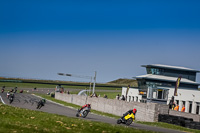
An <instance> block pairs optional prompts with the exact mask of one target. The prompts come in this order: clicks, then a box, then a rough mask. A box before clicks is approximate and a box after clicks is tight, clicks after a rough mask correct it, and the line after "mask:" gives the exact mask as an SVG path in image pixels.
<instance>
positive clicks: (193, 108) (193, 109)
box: [192, 101, 197, 114]
mask: <svg viewBox="0 0 200 133" xmlns="http://www.w3.org/2000/svg"><path fill="white" fill-rule="evenodd" d="M196 109H197V103H196V102H195V101H193V102H192V114H196Z"/></svg>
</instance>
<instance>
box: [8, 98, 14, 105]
mask: <svg viewBox="0 0 200 133" xmlns="http://www.w3.org/2000/svg"><path fill="white" fill-rule="evenodd" d="M13 100H14V96H9V102H10V104H11V103H12V102H13Z"/></svg>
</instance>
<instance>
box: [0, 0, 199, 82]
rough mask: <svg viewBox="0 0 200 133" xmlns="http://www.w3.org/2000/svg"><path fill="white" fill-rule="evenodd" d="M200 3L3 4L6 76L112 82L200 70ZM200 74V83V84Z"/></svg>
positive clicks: (0, 32)
mask: <svg viewBox="0 0 200 133" xmlns="http://www.w3.org/2000/svg"><path fill="white" fill-rule="evenodd" d="M199 7H200V1H199V0H193V1H189V0H151V1H150V0H141V1H138V0H137V1H136V0H130V1H127V0H121V1H119V0H100V1H95V0H80V1H78V0H70V1H67V0H63V1H60V0H34V1H32V0H28V1H27V0H17V1H16V0H13V1H12V0H9V1H6V0H1V1H0V76H8V77H24V78H37V79H52V80H67V81H85V82H87V81H89V80H88V79H79V78H73V77H63V76H59V75H57V73H58V72H63V73H71V74H74V75H86V76H94V71H97V82H99V83H104V82H109V81H112V80H115V79H118V78H130V79H131V78H132V77H135V76H138V75H142V74H146V70H145V68H143V67H141V65H147V64H165V65H173V66H183V67H188V68H192V69H197V70H200V58H199V57H200V8H199ZM199 75H200V74H198V78H197V82H200V78H199V77H200V76H199Z"/></svg>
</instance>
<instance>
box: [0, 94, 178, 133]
mask: <svg viewBox="0 0 200 133" xmlns="http://www.w3.org/2000/svg"><path fill="white" fill-rule="evenodd" d="M0 96H1V97H2V100H3V101H4V102H5V104H8V105H12V106H16V107H20V108H27V109H31V110H38V109H36V106H37V102H38V101H39V100H40V99H41V98H39V97H37V96H34V95H31V94H25V93H22V94H20V93H17V94H15V98H14V101H13V102H12V103H11V104H9V100H8V99H7V98H6V93H1V94H0ZM0 99H1V98H0ZM39 111H43V112H48V113H54V114H59V115H64V116H68V117H75V115H76V111H77V110H76V109H73V108H69V107H65V106H62V105H60V104H56V103H53V102H51V101H48V100H47V102H46V104H45V106H44V107H42V108H41V109H40V110H39ZM84 119H87V120H91V121H99V122H105V123H110V124H116V119H113V118H109V117H104V116H100V115H95V114H91V113H89V114H88V116H87V117H86V118H84ZM129 127H133V128H137V129H144V130H151V131H155V132H163V133H181V132H180V131H176V130H171V129H166V128H159V127H153V126H148V125H143V124H137V123H133V124H131V125H130V126H129Z"/></svg>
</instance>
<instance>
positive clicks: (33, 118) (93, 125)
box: [0, 103, 151, 133]
mask: <svg viewBox="0 0 200 133" xmlns="http://www.w3.org/2000/svg"><path fill="white" fill-rule="evenodd" d="M0 118H1V120H0V125H1V126H0V132H2V133H19V132H20V133H22V132H24V133H48V132H49V133H52V132H53V133H59V132H69V133H93V132H96V133H131V132H133V133H134V132H138V133H140V132H141V133H145V132H146V133H149V132H151V131H145V130H139V129H133V128H126V127H123V126H117V125H111V124H107V123H101V122H93V121H89V120H82V119H78V118H69V117H66V116H61V115H56V114H49V113H44V112H40V111H32V110H28V109H21V108H17V107H12V106H8V105H3V104H1V103H0Z"/></svg>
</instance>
